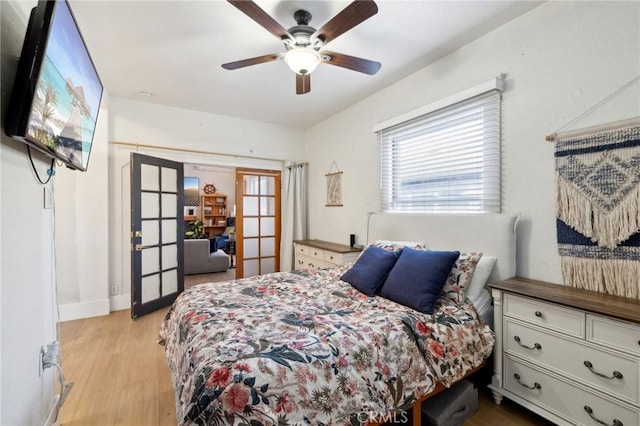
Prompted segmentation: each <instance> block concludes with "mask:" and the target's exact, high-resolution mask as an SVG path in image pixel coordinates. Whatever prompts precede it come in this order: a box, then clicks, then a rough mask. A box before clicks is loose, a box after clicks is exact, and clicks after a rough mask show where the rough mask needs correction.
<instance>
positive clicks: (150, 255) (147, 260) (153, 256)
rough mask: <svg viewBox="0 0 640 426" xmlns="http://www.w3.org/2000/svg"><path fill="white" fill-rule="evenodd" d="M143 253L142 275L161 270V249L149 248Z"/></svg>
mask: <svg viewBox="0 0 640 426" xmlns="http://www.w3.org/2000/svg"><path fill="white" fill-rule="evenodd" d="M141 253H142V275H146V274H150V273H152V272H158V270H160V249H159V248H158V247H153V248H148V249H144V250H142V251H141Z"/></svg>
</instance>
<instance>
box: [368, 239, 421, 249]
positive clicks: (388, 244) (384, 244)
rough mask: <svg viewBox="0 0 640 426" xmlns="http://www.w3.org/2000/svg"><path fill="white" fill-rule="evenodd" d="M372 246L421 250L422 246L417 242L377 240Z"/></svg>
mask: <svg viewBox="0 0 640 426" xmlns="http://www.w3.org/2000/svg"><path fill="white" fill-rule="evenodd" d="M373 244H374V245H376V246H378V247H381V248H387V249H388V248H389V247H394V246H396V247H400V248H402V247H411V248H414V249H423V248H424V244H422V243H421V242H418V241H394V240H377V241H376V242H375V243H373Z"/></svg>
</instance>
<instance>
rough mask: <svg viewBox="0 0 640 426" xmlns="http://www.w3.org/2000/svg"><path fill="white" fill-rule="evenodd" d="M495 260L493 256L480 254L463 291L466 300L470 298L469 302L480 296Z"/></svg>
mask: <svg viewBox="0 0 640 426" xmlns="http://www.w3.org/2000/svg"><path fill="white" fill-rule="evenodd" d="M496 260H497V258H495V257H493V256H482V257H481V258H480V261H479V262H478V264H477V265H476V269H475V271H473V276H472V277H471V283H470V284H469V286H468V287H467V289H466V291H465V296H467V300H470V301H471V303H473V302H474V301H476V300H478V297H480V293H482V290H483V289H484V286H485V285H486V284H487V280H488V279H489V275H491V271H493V266H494V265H495V264H496Z"/></svg>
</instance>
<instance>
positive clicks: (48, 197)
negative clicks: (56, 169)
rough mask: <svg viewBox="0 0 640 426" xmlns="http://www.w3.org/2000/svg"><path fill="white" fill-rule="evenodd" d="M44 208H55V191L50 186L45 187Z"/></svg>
mask: <svg viewBox="0 0 640 426" xmlns="http://www.w3.org/2000/svg"><path fill="white" fill-rule="evenodd" d="M44 208H45V209H52V208H53V191H52V190H51V188H49V187H45V188H44Z"/></svg>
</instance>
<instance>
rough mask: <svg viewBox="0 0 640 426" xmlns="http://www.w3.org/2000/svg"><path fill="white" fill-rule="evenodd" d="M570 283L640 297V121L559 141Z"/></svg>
mask: <svg viewBox="0 0 640 426" xmlns="http://www.w3.org/2000/svg"><path fill="white" fill-rule="evenodd" d="M555 157H556V216H557V238H558V248H559V254H560V257H561V265H562V273H563V278H564V283H565V285H568V286H572V287H578V288H585V289H589V290H595V291H600V292H605V293H610V294H615V295H618V296H625V297H634V298H640V297H639V296H640V280H639V279H638V277H639V276H640V124H639V125H636V126H634V127H627V128H622V129H615V130H608V131H602V132H599V133H594V134H590V135H585V136H579V137H570V138H561V139H559V140H558V141H557V143H556V150H555Z"/></svg>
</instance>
